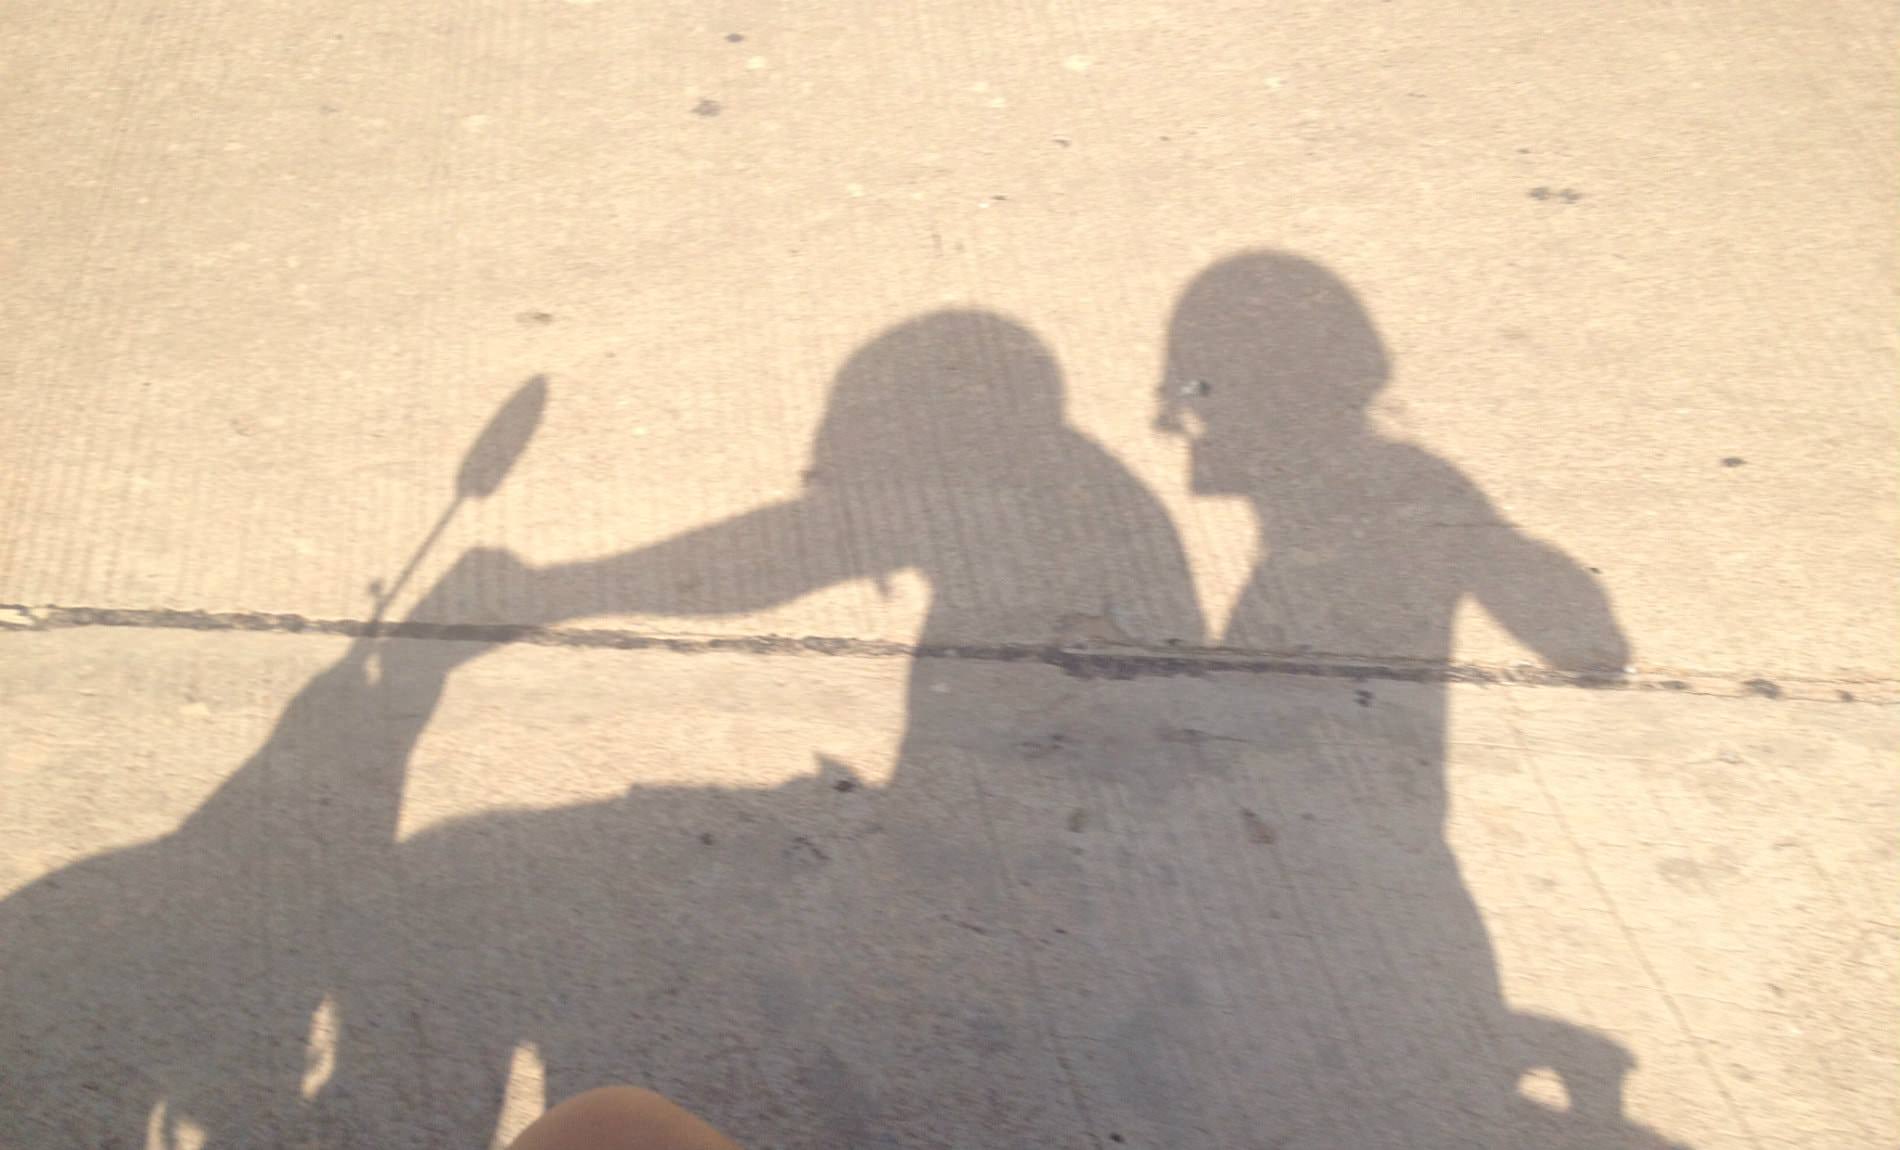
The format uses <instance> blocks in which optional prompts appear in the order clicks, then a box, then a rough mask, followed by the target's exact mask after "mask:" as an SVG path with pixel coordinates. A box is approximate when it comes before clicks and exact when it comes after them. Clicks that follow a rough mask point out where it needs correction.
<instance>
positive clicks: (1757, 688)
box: [1742, 679, 1781, 699]
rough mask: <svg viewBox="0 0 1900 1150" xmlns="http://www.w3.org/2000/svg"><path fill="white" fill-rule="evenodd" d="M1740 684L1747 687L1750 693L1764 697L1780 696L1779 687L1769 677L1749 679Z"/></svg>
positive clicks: (1775, 697)
mask: <svg viewBox="0 0 1900 1150" xmlns="http://www.w3.org/2000/svg"><path fill="white" fill-rule="evenodd" d="M1742 686H1744V687H1746V688H1748V693H1749V694H1751V695H1760V696H1761V697H1762V698H1764V699H1779V698H1781V687H1780V685H1779V684H1777V683H1775V682H1773V681H1772V680H1769V679H1750V680H1748V682H1746V683H1743V684H1742Z"/></svg>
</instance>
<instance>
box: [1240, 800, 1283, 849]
mask: <svg viewBox="0 0 1900 1150" xmlns="http://www.w3.org/2000/svg"><path fill="white" fill-rule="evenodd" d="M1240 823H1241V825H1242V826H1244V827H1246V828H1247V839H1248V841H1249V842H1254V843H1258V844H1259V845H1261V846H1263V847H1270V846H1272V845H1273V841H1274V840H1275V839H1277V838H1279V837H1280V836H1278V835H1276V834H1274V833H1273V828H1272V827H1270V826H1268V825H1267V820H1265V819H1263V818H1261V817H1260V816H1259V815H1257V814H1254V813H1253V812H1252V811H1250V810H1248V809H1247V808H1245V807H1242V808H1241V809H1240Z"/></svg>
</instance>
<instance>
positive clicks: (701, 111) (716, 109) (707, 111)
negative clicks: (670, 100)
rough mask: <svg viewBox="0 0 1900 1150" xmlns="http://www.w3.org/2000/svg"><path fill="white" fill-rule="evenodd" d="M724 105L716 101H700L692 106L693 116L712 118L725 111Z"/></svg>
mask: <svg viewBox="0 0 1900 1150" xmlns="http://www.w3.org/2000/svg"><path fill="white" fill-rule="evenodd" d="M725 110H726V109H725V105H724V104H721V103H720V102H719V101H717V100H701V101H700V102H699V103H697V104H694V105H693V115H695V116H706V117H712V116H717V115H718V114H719V113H721V112H723V111H725Z"/></svg>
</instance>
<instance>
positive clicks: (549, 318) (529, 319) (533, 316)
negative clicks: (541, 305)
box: [515, 311, 554, 327]
mask: <svg viewBox="0 0 1900 1150" xmlns="http://www.w3.org/2000/svg"><path fill="white" fill-rule="evenodd" d="M515 322H516V323H518V324H520V325H521V326H523V327H534V326H536V325H537V324H550V323H553V322H554V313H553V312H546V311H524V312H522V313H521V314H520V315H518V316H516V317H515Z"/></svg>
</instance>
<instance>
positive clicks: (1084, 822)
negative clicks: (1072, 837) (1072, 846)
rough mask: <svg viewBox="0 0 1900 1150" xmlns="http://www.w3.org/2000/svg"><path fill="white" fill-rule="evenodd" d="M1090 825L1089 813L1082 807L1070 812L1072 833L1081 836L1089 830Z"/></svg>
mask: <svg viewBox="0 0 1900 1150" xmlns="http://www.w3.org/2000/svg"><path fill="white" fill-rule="evenodd" d="M1088 825H1089V813H1088V812H1087V811H1085V810H1083V809H1082V808H1081V807H1077V808H1075V809H1074V810H1072V811H1070V812H1069V829H1070V830H1071V831H1074V832H1075V833H1076V834H1081V833H1082V832H1083V831H1085V830H1087V829H1088Z"/></svg>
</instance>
